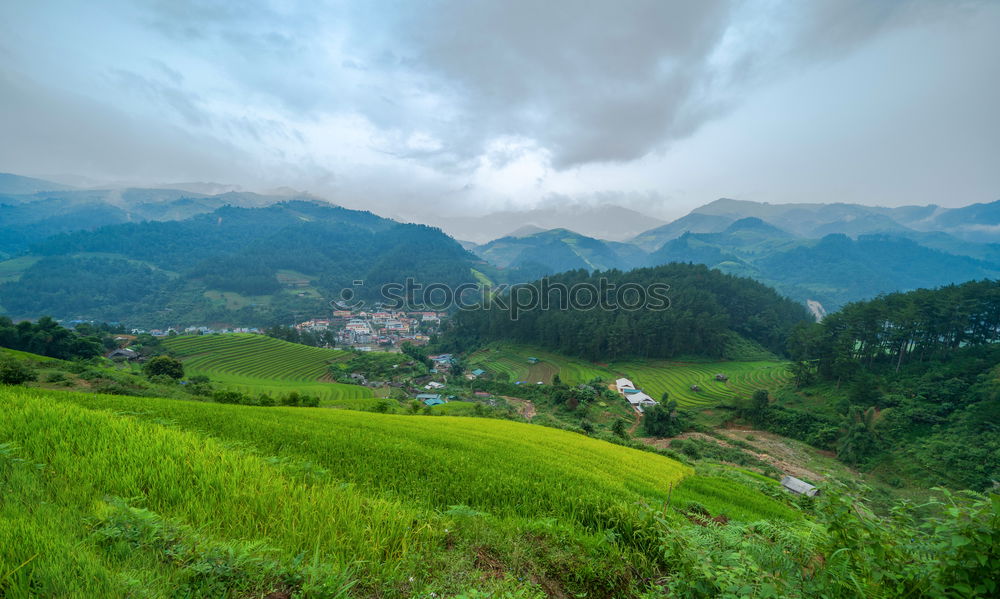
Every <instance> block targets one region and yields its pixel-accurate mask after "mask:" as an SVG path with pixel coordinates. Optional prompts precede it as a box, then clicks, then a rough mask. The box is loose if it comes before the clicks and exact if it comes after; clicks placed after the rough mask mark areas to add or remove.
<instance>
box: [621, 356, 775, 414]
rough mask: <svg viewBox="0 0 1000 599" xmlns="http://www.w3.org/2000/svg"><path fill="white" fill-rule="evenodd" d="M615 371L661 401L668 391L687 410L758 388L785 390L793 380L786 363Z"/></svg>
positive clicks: (638, 366) (631, 366)
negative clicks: (720, 378) (695, 388)
mask: <svg viewBox="0 0 1000 599" xmlns="http://www.w3.org/2000/svg"><path fill="white" fill-rule="evenodd" d="M614 368H615V369H616V370H619V371H621V372H622V373H624V376H627V377H628V378H630V379H632V382H633V383H635V385H636V386H637V387H639V388H642V389H643V390H644V391H645V392H646V393H648V394H649V395H651V396H652V397H653V398H654V399H657V400H659V398H660V396H661V395H662V394H663V392H664V391H666V392H667V393H669V394H670V398H671V399H673V400H675V401H676V402H677V404H678V405H680V406H685V407H701V406H709V405H714V404H718V403H722V402H725V401H731V400H732V399H733V398H735V397H737V396H746V395H750V394H752V393H753V392H754V391H756V390H757V389H775V388H778V387H782V386H784V385H785V384H787V383H788V381H789V380H790V379H791V373H790V372H789V371H788V366H787V365H786V364H785V363H783V362H702V363H698V362H695V363H691V362H668V361H632V362H618V363H615V364H614ZM716 374H724V375H726V376H728V377H729V380H728V381H727V382H724V383H722V382H719V381H716V380H715V375H716ZM691 385H698V386H699V387H701V391H692V390H691Z"/></svg>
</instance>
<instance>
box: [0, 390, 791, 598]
mask: <svg viewBox="0 0 1000 599" xmlns="http://www.w3.org/2000/svg"><path fill="white" fill-rule="evenodd" d="M0 410H2V412H3V414H4V418H3V419H2V420H0V490H2V493H0V595H3V596H4V597H29V596H45V597H50V596H60V597H62V596H65V597H97V596H100V597H117V596H136V597H175V596H212V597H216V596H217V597H263V596H265V595H267V594H268V593H269V592H271V591H275V590H281V589H287V590H288V591H289V592H292V591H294V592H295V593H296V594H295V596H296V597H299V596H302V597H333V596H379V597H386V596H410V595H412V594H417V593H418V592H420V593H428V592H430V591H435V592H438V593H441V592H442V591H449V590H450V591H452V592H454V591H455V590H457V589H461V588H469V587H480V588H487V587H491V586H492V587H496V586H497V585H501V586H502V585H503V584H506V582H504V581H507V580H508V578H509V577H508V576H507V575H506V573H508V572H509V573H510V574H512V575H513V574H518V575H521V577H523V578H525V580H528V578H530V579H531V580H534V581H536V582H538V583H539V584H542V585H543V586H545V585H550V584H551V585H555V588H558V589H564V590H565V591H575V592H584V591H590V592H591V596H618V594H619V593H621V592H622V590H623V589H624V588H625V587H627V586H629V585H630V584H632V582H629V581H630V580H631V579H632V578H633V577H634V576H635V575H636V569H637V568H638V569H640V570H641V569H643V568H647V567H649V563H648V561H646V558H645V557H643V556H644V555H645V554H644V551H643V547H642V541H641V539H642V538H644V537H643V535H642V530H643V527H644V526H645V525H646V524H645V523H646V520H644V518H643V516H642V514H643V513H644V512H643V510H642V509H641V508H640V507H639V505H640V504H641V503H645V502H661V503H662V502H663V501H665V500H666V499H667V494H668V493H672V501H673V502H674V504H677V505H684V504H686V503H689V502H691V501H696V502H698V503H699V504H701V505H704V506H706V507H707V508H708V509H709V510H710V511H712V512H713V513H718V512H725V513H726V514H727V515H728V516H729V517H731V518H737V519H742V520H754V519H758V518H771V519H780V520H795V519H797V518H798V516H797V512H795V511H793V510H790V509H789V508H786V507H784V506H783V505H781V504H780V503H778V502H776V501H774V500H771V499H769V498H767V497H765V496H764V495H762V494H760V493H757V492H755V491H751V490H750V489H748V488H745V487H742V486H740V485H737V484H736V483H734V482H732V481H729V480H725V479H716V478H710V477H703V476H697V475H694V474H693V472H692V471H691V469H690V468H688V467H686V466H684V465H682V464H679V463H677V462H674V461H672V460H669V459H667V458H664V457H662V456H658V455H654V454H649V453H645V452H639V451H635V450H631V449H627V448H623V447H620V446H616V445H611V444H608V443H604V442H601V441H597V440H594V439H590V438H588V437H585V436H582V435H577V434H574V433H569V432H564V431H559V430H554V429H550V428H544V427H538V426H532V425H527V424H520V423H514V422H508V421H496V420H488V419H473V418H453V417H431V416H388V415H380V414H370V413H361V412H351V411H342V410H323V409H308V408H297V409H289V408H253V407H246V406H231V405H221V404H205V403H200V402H187V401H179V400H169V399H156V398H134V397H128V396H102V395H90V394H80V393H68V392H54V391H42V390H34V389H25V388H12V387H0ZM671 485H673V490H672V491H670V490H669V489H670V487H671ZM459 505H462V506H467V507H463V508H455V507H453V506H459ZM477 514H479V515H477ZM531 552H539V555H531ZM484 556H485V557H484ZM518 556H520V557H518ZM559 556H562V557H559ZM484 560H485V561H484ZM560 560H566V561H565V563H563V564H562V565H561V566H555V563H556V562H559V561H560ZM493 562H498V563H500V565H497V566H496V567H493V566H489V564H491V563H493ZM595 563H600V564H601V567H595ZM626 564H631V565H626ZM501 566H502V567H501ZM532 568H535V570H534V571H533V570H532ZM550 568H551V569H552V571H551V572H550V571H549V569H550ZM484 569H492V570H494V572H493V576H492V577H482V576H481V575H482V571H483V570H484ZM538 569H541V571H538ZM633 582H634V581H633ZM518 584H520V583H518ZM531 584H534V583H530V582H524V585H528V586H530V585H531ZM623 585H624V586H623ZM348 588H350V590H349V591H348V590H347V589H348ZM601 589H603V591H602V590H601ZM342 591H343V592H342ZM546 592H548V591H546ZM559 592H563V590H560V591H559ZM273 596H274V597H277V596H281V597H287V596H289V595H273ZM518 596H522V595H518ZM523 596H528V595H523Z"/></svg>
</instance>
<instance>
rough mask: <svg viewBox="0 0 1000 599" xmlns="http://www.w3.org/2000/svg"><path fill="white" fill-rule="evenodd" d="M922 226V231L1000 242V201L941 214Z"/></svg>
mask: <svg viewBox="0 0 1000 599" xmlns="http://www.w3.org/2000/svg"><path fill="white" fill-rule="evenodd" d="M920 225H921V230H938V231H947V232H949V233H951V234H952V235H955V236H958V237H961V238H963V239H967V240H969V241H979V242H985V243H989V242H998V241H1000V200H997V201H995V202H990V203H988V204H972V205H971V206H965V207H962V208H955V209H952V210H947V211H944V212H940V213H938V214H935V215H934V216H933V217H932V218H930V219H928V220H926V221H922V222H921V223H920ZM924 227H926V228H924Z"/></svg>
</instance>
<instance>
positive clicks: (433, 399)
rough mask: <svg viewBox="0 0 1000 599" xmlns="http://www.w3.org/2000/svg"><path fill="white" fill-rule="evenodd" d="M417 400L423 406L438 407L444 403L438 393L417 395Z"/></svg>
mask: <svg viewBox="0 0 1000 599" xmlns="http://www.w3.org/2000/svg"><path fill="white" fill-rule="evenodd" d="M417 400H418V401H422V402H424V405H425V406H438V405H441V404H443V403H445V401H444V400H443V399H441V395H440V394H439V393H419V394H417Z"/></svg>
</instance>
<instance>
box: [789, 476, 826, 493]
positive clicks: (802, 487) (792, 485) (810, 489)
mask: <svg viewBox="0 0 1000 599" xmlns="http://www.w3.org/2000/svg"><path fill="white" fill-rule="evenodd" d="M781 486H783V487H785V488H786V489H788V490H789V491H791V492H792V493H796V494H798V495H806V496H808V497H812V496H813V495H816V494H817V493H819V489H817V488H816V487H814V486H812V485H810V484H809V483H807V482H806V481H804V480H799V479H797V478H795V477H794V476H785V477H783V478H782V479H781Z"/></svg>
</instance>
